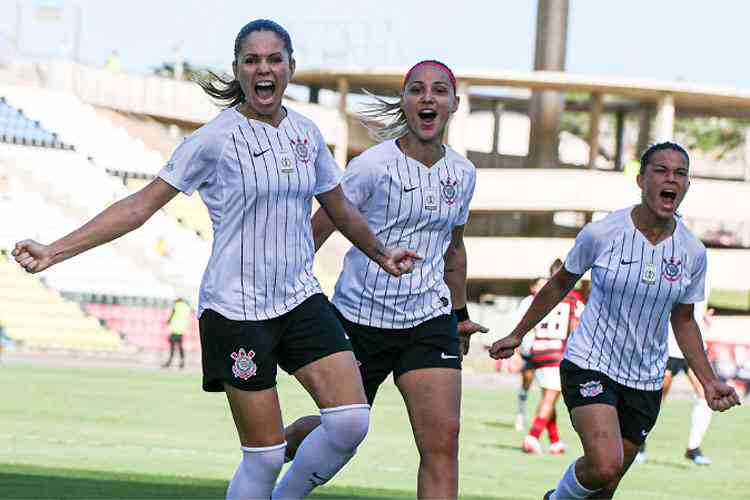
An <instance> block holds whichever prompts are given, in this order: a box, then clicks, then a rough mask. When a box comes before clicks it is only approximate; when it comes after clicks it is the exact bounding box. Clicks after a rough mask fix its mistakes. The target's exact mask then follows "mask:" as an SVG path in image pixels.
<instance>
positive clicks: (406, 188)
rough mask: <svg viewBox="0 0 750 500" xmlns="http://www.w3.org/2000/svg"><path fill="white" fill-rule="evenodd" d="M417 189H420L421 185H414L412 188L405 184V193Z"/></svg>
mask: <svg viewBox="0 0 750 500" xmlns="http://www.w3.org/2000/svg"><path fill="white" fill-rule="evenodd" d="M415 189H419V186H414V187H410V188H408V187H406V186H404V193H410V192H412V191H414V190H415Z"/></svg>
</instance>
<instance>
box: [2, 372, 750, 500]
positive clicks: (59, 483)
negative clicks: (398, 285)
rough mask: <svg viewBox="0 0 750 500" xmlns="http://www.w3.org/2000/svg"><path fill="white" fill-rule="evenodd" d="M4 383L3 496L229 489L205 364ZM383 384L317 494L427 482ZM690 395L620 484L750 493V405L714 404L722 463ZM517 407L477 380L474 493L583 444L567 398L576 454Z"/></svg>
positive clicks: (466, 467) (513, 492)
mask: <svg viewBox="0 0 750 500" xmlns="http://www.w3.org/2000/svg"><path fill="white" fill-rule="evenodd" d="M0 387H2V394H1V396H0V428H2V432H0V497H1V498H107V499H114V498H140V499H145V498H181V499H190V498H196V499H197V498H217V499H220V498H223V497H224V491H225V488H226V484H227V481H228V479H229V478H230V477H231V475H232V473H233V472H234V469H235V467H236V465H237V463H238V461H239V458H240V452H239V449H238V443H237V441H236V437H235V433H234V428H233V425H232V422H231V417H230V415H229V411H228V408H227V405H226V402H225V400H224V397H223V395H221V394H205V393H202V392H201V391H200V379H199V374H198V373H196V372H185V373H180V372H176V371H170V372H160V371H154V370H146V369H141V368H133V369H122V368H116V369H115V368H112V369H109V368H59V367H52V366H43V365H19V364H5V365H0ZM279 387H280V392H281V397H282V402H283V404H284V414H285V418H286V419H292V418H296V417H297V416H299V415H302V414H303V413H307V412H311V411H313V409H314V408H313V406H312V404H311V403H310V400H309V398H308V397H307V396H306V395H305V394H304V393H303V392H302V391H301V390H300V389H299V387H298V386H297V384H296V382H295V381H294V380H293V379H290V378H288V377H286V376H282V377H281V378H280V384H279ZM381 391H382V393H381V394H379V395H378V401H377V404H376V406H375V408H374V410H373V415H372V416H373V419H372V426H371V430H370V434H369V435H368V437H367V439H366V441H365V443H363V445H362V446H361V447H360V450H359V452H358V454H357V455H356V457H355V458H354V459H353V460H352V462H350V464H349V465H347V467H346V468H345V469H344V470H343V471H342V472H341V473H340V474H339V475H338V476H337V477H336V478H335V479H334V480H333V481H331V482H330V483H329V484H328V485H326V486H325V487H323V488H320V489H319V490H318V491H317V492H316V494H315V496H316V497H317V498H394V497H395V498H398V497H401V498H407V497H412V498H413V497H414V496H415V484H416V468H417V453H416V450H415V448H414V445H413V441H412V436H411V432H410V429H409V425H408V421H407V418H406V414H405V410H404V408H403V404H402V402H401V400H400V396H399V395H398V393H397V391H396V390H395V388H394V387H393V386H392V385H391V384H386V385H384V387H383V388H382V389H381ZM532 404H535V401H532ZM560 408H562V405H561V406H560ZM690 408H691V403H690V401H687V400H682V401H681V400H671V401H668V402H667V403H666V404H665V406H664V407H663V409H662V414H661V416H660V418H659V423H658V424H657V427H656V429H655V430H654V431H653V432H652V435H651V438H650V441H649V457H650V462H649V463H648V464H646V465H643V466H634V468H633V469H631V471H630V473H629V475H628V476H627V477H626V478H625V480H624V481H623V483H622V485H621V489H620V494H619V496H618V498H623V499H644V498H648V499H651V498H654V499H659V498H680V499H689V498H712V499H719V498H721V499H730V498H736V499H740V498H745V499H746V498H749V497H750V474H748V463H750V448H749V447H748V445H750V440H749V439H748V438H747V433H746V430H747V429H748V425H749V424H750V411H749V409H748V408H746V407H741V408H738V409H735V410H733V411H731V412H730V413H728V414H723V415H716V416H715V418H714V421H713V423H712V427H711V429H710V430H709V434H708V436H707V439H706V442H705V444H704V449H705V450H706V451H707V452H709V453H710V455H711V456H712V457H713V458H714V461H715V465H713V466H711V467H704V468H698V467H696V466H693V465H692V464H690V463H688V462H687V461H685V460H684V459H683V458H682V452H683V451H684V444H685V440H686V434H687V428H688V423H689V422H688V421H689V416H690ZM514 411H515V394H514V391H513V390H509V389H498V388H497V387H490V386H486V385H485V386H476V387H467V388H466V389H465V391H464V401H463V418H462V431H461V483H460V491H461V496H462V497H463V498H507V499H522V498H529V499H531V498H533V499H539V498H541V496H542V494H543V493H544V492H545V491H546V490H547V489H549V488H552V487H554V485H555V483H556V481H557V479H558V478H559V476H560V474H561V473H562V471H563V469H564V468H565V466H566V465H567V464H568V463H569V461H570V460H571V459H572V458H573V457H574V456H577V454H578V453H579V452H580V446H579V444H578V442H577V440H576V439H575V435H574V434H573V431H572V429H571V427H570V422H569V420H568V418H567V413H565V411H564V409H563V410H562V411H561V434H562V437H563V440H564V441H565V442H567V443H569V445H570V448H571V449H570V452H569V454H568V455H566V456H564V457H554V456H541V457H540V456H527V455H524V454H523V453H522V452H521V451H520V443H521V439H522V435H521V434H520V433H517V432H515V431H514V430H513V429H512V421H513V416H514ZM545 439H546V438H545Z"/></svg>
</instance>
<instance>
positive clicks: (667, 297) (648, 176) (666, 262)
mask: <svg viewBox="0 0 750 500" xmlns="http://www.w3.org/2000/svg"><path fill="white" fill-rule="evenodd" d="M689 167H690V158H689V156H688V153H687V151H685V149H684V148H683V147H682V146H680V145H678V144H675V143H672V142H662V143H659V144H655V145H653V146H651V147H650V148H648V149H647V150H646V151H645V152H644V153H643V156H642V157H641V166H640V173H639V175H638V178H637V182H638V186H639V187H640V188H641V193H642V194H641V202H640V203H639V204H638V205H636V206H634V207H629V208H625V209H622V210H618V211H615V212H613V213H611V214H610V215H608V216H607V217H605V218H604V219H602V220H600V221H597V222H593V223H591V224H588V225H587V226H585V227H584V228H583V230H581V232H580V233H579V234H578V236H577V237H576V243H575V246H574V247H573V249H572V250H571V251H570V253H569V254H568V256H567V258H566V260H565V266H564V267H563V269H561V270H560V271H559V272H558V273H557V274H555V276H553V277H552V279H551V280H550V281H549V282H548V283H547V285H546V286H545V287H544V288H543V289H542V291H541V292H539V293H538V294H537V296H536V297H535V299H534V302H533V303H532V305H531V307H530V308H529V311H528V312H527V313H526V315H524V317H523V318H522V319H521V321H520V322H519V323H518V325H517V326H516V327H515V329H514V330H513V331H512V332H511V334H510V335H508V336H507V337H505V338H503V339H500V340H498V341H497V342H495V343H494V344H493V345H492V347H491V349H490V354H491V356H492V357H494V358H506V357H509V356H512V355H513V352H514V350H515V349H516V347H518V345H519V344H520V343H521V339H522V338H523V336H524V335H525V334H526V332H528V331H529V330H530V329H531V328H533V327H534V325H535V324H536V323H537V322H539V321H540V320H541V319H542V318H544V317H545V316H546V315H547V313H548V312H549V311H550V310H551V309H552V308H553V307H554V306H555V304H557V303H558V302H559V301H560V300H561V299H562V298H563V297H565V296H566V295H567V293H568V292H569V291H570V290H571V289H572V288H573V286H574V285H575V283H576V281H578V279H579V278H580V277H581V276H582V275H583V274H584V273H585V272H586V271H587V270H589V269H591V278H592V293H591V297H590V298H589V302H588V305H587V307H586V309H585V310H584V312H583V316H582V318H581V322H580V323H579V326H578V328H577V329H576V330H575V331H574V332H573V333H572V334H571V336H570V338H569V339H568V343H567V347H566V350H565V355H564V360H563V362H562V363H561V365H560V375H561V378H562V393H563V398H564V400H565V404H566V405H567V406H568V409H569V410H570V415H571V420H572V422H573V427H574V428H575V429H576V431H577V432H578V435H579V436H580V438H581V443H582V444H583V450H584V455H583V457H581V458H579V459H578V460H576V461H575V462H573V463H572V464H571V465H570V466H569V467H568V469H567V470H566V471H565V474H564V475H563V477H562V479H560V482H559V483H558V484H557V488H556V489H555V490H551V491H549V492H547V494H546V495H545V498H586V497H589V496H592V495H594V494H596V496H597V497H598V498H610V497H611V496H612V495H613V494H614V491H615V489H616V488H617V485H618V483H619V482H620V479H622V476H623V475H624V474H625V472H626V471H627V470H628V467H629V466H630V464H631V463H632V462H633V459H634V458H635V455H636V453H637V452H638V446H639V445H640V444H641V443H643V442H644V441H645V439H646V436H647V435H648V433H649V431H651V428H652V427H653V426H654V423H655V422H656V417H657V414H658V413H659V405H660V403H661V387H662V381H663V379H664V369H665V366H666V363H667V357H668V356H667V322H668V321H670V318H671V323H672V327H673V329H674V332H675V338H676V339H677V342H678V343H679V345H680V348H681V349H682V352H683V353H684V354H685V359H686V361H687V363H688V365H689V366H690V367H691V368H692V370H693V371H694V372H695V375H696V377H697V378H698V380H699V381H700V383H701V385H702V386H703V390H704V394H705V397H706V401H707V403H708V405H709V406H710V407H711V409H712V410H714V411H725V410H728V409H729V408H731V407H732V406H734V405H736V404H739V398H738V396H737V393H736V392H735V391H734V389H732V388H731V387H730V386H728V385H727V384H725V383H723V382H721V381H720V380H719V379H718V378H717V377H716V375H715V374H714V372H713V370H712V369H711V366H710V365H709V362H708V359H707V358H706V353H705V351H704V350H703V342H702V340H701V334H700V330H699V328H698V325H697V324H696V322H695V319H694V317H693V304H695V303H696V302H699V301H701V300H703V295H704V280H705V273H706V249H705V247H704V246H703V244H702V243H701V242H700V241H699V240H698V239H697V238H696V237H695V236H693V235H692V234H691V233H690V231H689V230H688V228H687V227H686V226H685V224H684V223H683V222H682V221H681V220H680V218H679V216H677V214H676V211H677V208H678V207H679V206H680V202H681V201H682V199H683V197H684V196H685V193H686V192H687V190H688V186H689V179H688V174H689Z"/></svg>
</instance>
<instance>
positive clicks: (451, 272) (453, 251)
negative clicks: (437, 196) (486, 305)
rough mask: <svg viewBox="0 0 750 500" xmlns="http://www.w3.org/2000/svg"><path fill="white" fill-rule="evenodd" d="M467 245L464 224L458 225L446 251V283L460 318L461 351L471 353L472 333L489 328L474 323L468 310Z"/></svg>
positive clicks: (486, 330) (454, 308) (483, 331)
mask: <svg viewBox="0 0 750 500" xmlns="http://www.w3.org/2000/svg"><path fill="white" fill-rule="evenodd" d="M466 261H467V259H466V246H465V245H464V226H456V227H454V228H453V232H452V234H451V242H450V244H449V245H448V250H447V251H446V252H445V274H444V278H443V279H444V280H445V284H446V285H448V289H449V290H450V292H451V303H452V304H453V310H454V311H455V314H456V316H457V318H458V334H459V342H460V343H461V353H462V354H468V353H469V340H470V338H471V335H473V334H475V333H477V332H482V333H487V332H488V331H489V329H488V328H486V327H484V326H482V325H480V324H479V323H474V322H473V321H472V320H471V319H470V318H469V313H468V311H467V310H466Z"/></svg>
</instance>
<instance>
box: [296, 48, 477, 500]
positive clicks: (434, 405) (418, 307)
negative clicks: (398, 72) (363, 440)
mask: <svg viewBox="0 0 750 500" xmlns="http://www.w3.org/2000/svg"><path fill="white" fill-rule="evenodd" d="M373 98H374V99H375V101H374V103H372V104H371V105H370V106H369V107H368V108H367V111H365V112H364V114H363V118H364V121H365V124H366V125H368V126H369V127H370V129H371V130H372V131H373V132H374V135H375V136H376V138H378V139H379V140H381V141H382V142H381V143H380V144H378V145H376V146H373V147H372V148H370V149H368V150H367V151H365V152H364V153H362V154H361V155H360V156H358V157H356V158H354V159H353V160H352V161H351V162H349V165H348V166H347V168H346V170H345V172H344V178H343V180H342V185H343V187H344V191H345V193H346V196H347V197H348V198H349V200H351V202H352V203H353V204H354V205H356V206H357V208H359V209H360V211H361V212H362V213H363V214H364V216H365V218H366V219H367V222H368V223H369V224H370V226H371V227H372V228H373V229H374V230H375V233H376V234H377V236H378V237H380V238H382V239H383V241H384V242H385V244H386V245H396V246H398V247H400V246H402V245H405V246H406V247H408V248H412V247H415V249H416V251H417V252H418V253H420V255H423V256H424V260H423V261H421V262H419V263H417V266H416V268H415V271H414V272H413V273H412V274H411V275H410V276H409V277H404V276H402V277H400V278H399V277H392V276H389V275H387V274H385V273H383V272H381V270H380V269H378V268H377V267H375V266H372V265H370V262H369V260H368V259H367V257H366V256H365V255H364V254H363V253H362V252H361V251H360V250H359V249H356V248H352V249H351V250H350V251H349V252H348V253H347V254H346V258H345V260H344V268H343V271H342V273H341V275H340V276H339V279H338V282H337V283H336V291H335V293H334V296H333V299H332V303H333V305H334V307H335V309H336V314H337V316H338V318H339V319H340V320H341V322H342V324H343V325H344V329H345V330H346V332H347V334H348V335H349V338H350V339H351V342H352V347H353V348H354V355H355V357H356V358H357V361H358V363H359V369H360V371H361V374H362V379H363V381H364V384H365V393H366V395H367V401H368V402H369V403H370V404H372V403H373V401H374V399H375V394H376V392H377V390H378V387H379V386H380V384H381V383H382V382H383V381H384V380H385V379H386V377H388V375H389V374H391V373H393V377H394V380H395V382H396V386H397V387H398V389H399V391H400V392H401V395H402V396H403V398H404V402H405V403H406V407H407V409H408V412H409V418H410V420H411V425H412V430H413V433H414V437H415V440H416V445H417V448H418V450H419V455H420V464H419V474H418V484H417V497H418V498H456V496H457V494H458V431H459V413H460V403H461V372H460V370H461V356H462V354H465V353H467V352H468V340H469V336H470V335H471V334H473V333H476V332H478V331H482V332H486V331H487V329H486V328H484V327H483V326H481V325H479V324H477V323H474V322H472V321H471V320H470V319H469V315H468V313H467V311H466V250H465V248H464V243H463V234H464V224H466V221H467V219H468V217H469V203H470V202H471V198H472V196H473V194H474V184H475V182H476V171H475V169H474V165H472V164H471V162H470V161H469V160H467V159H466V158H464V157H463V156H461V155H459V154H458V153H457V152H455V151H454V150H452V149H451V148H449V147H447V146H445V145H444V144H443V136H444V135H445V128H446V126H447V124H448V120H449V119H450V117H451V115H452V114H453V113H454V112H455V111H456V109H457V108H458V96H457V95H456V79H455V77H454V76H453V72H452V71H451V70H450V69H449V68H448V67H447V66H446V65H445V64H443V63H440V62H438V61H422V62H420V63H418V64H416V65H415V66H414V67H412V68H411V70H409V72H408V73H407V74H406V76H405V78H404V83H403V88H402V92H401V99H400V101H399V102H396V103H390V102H387V101H385V100H383V99H380V98H376V97H374V96H373ZM329 215H330V214H327V211H325V210H318V211H317V212H316V214H315V215H314V217H313V233H314V235H315V246H316V248H320V246H321V245H322V244H323V243H324V242H325V241H326V240H327V239H328V237H329V236H330V235H331V233H332V232H333V231H334V230H335V227H334V224H333V223H332V221H331V220H330V217H329ZM459 334H460V338H461V342H459ZM318 423H319V419H318V418H317V417H303V418H301V419H299V420H297V421H296V422H295V423H293V424H292V425H291V426H289V427H288V428H287V432H286V435H287V441H288V443H289V446H288V451H289V452H292V451H293V450H294V448H295V444H296V443H298V442H299V441H300V440H301V439H302V438H303V437H304V436H305V435H306V434H307V433H308V432H310V429H313V428H315V427H316V426H317V425H318ZM304 446H305V443H304V442H303V443H302V447H301V448H300V451H301V450H302V449H303V448H304ZM300 451H297V458H295V461H296V460H298V459H299V458H298V456H299V452H300ZM289 454H290V455H291V453H289Z"/></svg>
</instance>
